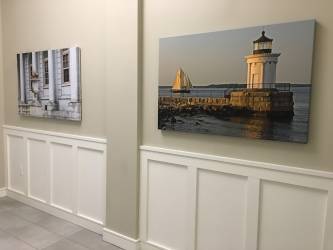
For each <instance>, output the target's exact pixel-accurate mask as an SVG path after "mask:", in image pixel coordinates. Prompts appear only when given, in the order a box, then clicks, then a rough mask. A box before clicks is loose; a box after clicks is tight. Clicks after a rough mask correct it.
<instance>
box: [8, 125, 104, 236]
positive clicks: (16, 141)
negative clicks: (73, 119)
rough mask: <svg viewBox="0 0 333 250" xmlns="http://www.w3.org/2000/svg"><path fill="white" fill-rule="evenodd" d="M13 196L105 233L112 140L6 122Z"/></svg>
mask: <svg viewBox="0 0 333 250" xmlns="http://www.w3.org/2000/svg"><path fill="white" fill-rule="evenodd" d="M4 134H5V156H6V165H7V168H6V170H7V183H8V189H9V192H8V195H9V196H10V197H12V198H13V199H18V200H20V201H21V202H24V203H27V204H28V205H30V206H34V207H37V208H39V209H41V210H44V211H46V212H49V213H52V214H53V215H55V216H59V217H61V218H64V219H66V220H70V221H72V222H74V223H77V224H80V225H81V226H83V227H86V228H88V229H89V230H92V231H95V232H98V233H101V232H102V226H103V225H104V224H105V204H106V202H105V200H106V194H105V193H106V173H105V172H106V160H105V159H106V140H105V139H102V138H92V137H84V136H79V135H71V134H63V133H56V132H51V131H44V130H35V129H28V128H20V127H12V126H4Z"/></svg>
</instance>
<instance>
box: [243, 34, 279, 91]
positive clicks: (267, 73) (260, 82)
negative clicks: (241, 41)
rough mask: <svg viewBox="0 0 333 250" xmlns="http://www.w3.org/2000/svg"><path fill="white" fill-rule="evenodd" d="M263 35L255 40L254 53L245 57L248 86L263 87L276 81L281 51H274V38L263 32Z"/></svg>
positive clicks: (250, 87) (253, 87) (252, 87)
mask: <svg viewBox="0 0 333 250" xmlns="http://www.w3.org/2000/svg"><path fill="white" fill-rule="evenodd" d="M261 34H262V35H261V37H260V38H259V39H257V40H255V41H254V42H253V54H251V55H248V56H246V57H245V59H246V62H247V65H248V67H247V68H248V70H247V88H249V89H263V88H265V84H266V87H267V86H268V87H269V84H271V85H272V84H274V83H275V82H276V65H277V63H278V57H279V56H280V55H281V54H280V53H272V43H273V39H271V38H268V37H267V36H266V35H265V31H263V32H262V33H261Z"/></svg>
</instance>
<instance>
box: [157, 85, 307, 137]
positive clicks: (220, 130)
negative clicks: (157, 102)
mask: <svg viewBox="0 0 333 250" xmlns="http://www.w3.org/2000/svg"><path fill="white" fill-rule="evenodd" d="M228 91H230V89H223V88H198V89H193V90H191V92H190V93H189V94H172V93H171V89H170V88H160V89H159V94H160V96H171V95H172V96H176V95H178V96H201V97H207V96H212V97H223V96H224V95H225V94H226V93H227V92H228ZM291 91H293V93H294V103H295V104H294V113H295V115H294V117H293V119H292V120H291V121H274V120H271V119H269V118H267V117H228V118H225V119H218V118H215V117H214V116H210V115H207V114H196V115H193V116H185V115H184V116H182V115H179V116H175V118H176V120H177V122H176V123H173V124H172V123H171V122H170V123H166V124H165V127H166V129H167V130H176V131H184V132H196V133H208V134H219V135H230V136H240V137H249V138H257V139H267V140H279V141H291V142H298V143H306V142H307V139H308V126H309V108H310V106H309V105H310V94H311V87H303V86H302V87H291Z"/></svg>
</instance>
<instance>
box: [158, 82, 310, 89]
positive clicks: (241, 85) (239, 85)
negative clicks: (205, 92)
mask: <svg viewBox="0 0 333 250" xmlns="http://www.w3.org/2000/svg"><path fill="white" fill-rule="evenodd" d="M277 85H279V83H277ZM311 85H312V84H311V83H292V84H290V86H291V87H311ZM171 87H172V86H159V88H162V89H163V88H165V89H166V88H171ZM192 88H193V89H200V88H246V84H245V83H221V84H209V85H205V86H193V87H192Z"/></svg>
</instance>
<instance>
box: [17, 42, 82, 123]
mask: <svg viewBox="0 0 333 250" xmlns="http://www.w3.org/2000/svg"><path fill="white" fill-rule="evenodd" d="M17 66H18V79H19V114H21V115H26V116H36V117H46V118H56V119H66V120H75V121H80V120H81V86H80V85H81V83H80V80H81V79H80V78H81V77H80V48H78V47H73V48H65V49H55V50H46V51H38V52H30V53H21V54H17Z"/></svg>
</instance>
